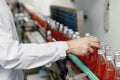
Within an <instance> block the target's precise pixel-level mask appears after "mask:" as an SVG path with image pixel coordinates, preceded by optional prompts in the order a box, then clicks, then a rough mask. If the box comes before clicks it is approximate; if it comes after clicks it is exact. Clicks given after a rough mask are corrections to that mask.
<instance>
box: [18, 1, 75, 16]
mask: <svg viewBox="0 0 120 80" xmlns="http://www.w3.org/2000/svg"><path fill="white" fill-rule="evenodd" d="M20 1H22V2H23V3H25V4H26V5H32V6H33V7H32V8H34V9H33V10H34V11H36V12H37V13H41V14H43V15H46V16H49V15H50V6H51V5H59V6H65V7H70V8H75V7H74V5H73V3H72V2H71V1H70V0H20Z"/></svg>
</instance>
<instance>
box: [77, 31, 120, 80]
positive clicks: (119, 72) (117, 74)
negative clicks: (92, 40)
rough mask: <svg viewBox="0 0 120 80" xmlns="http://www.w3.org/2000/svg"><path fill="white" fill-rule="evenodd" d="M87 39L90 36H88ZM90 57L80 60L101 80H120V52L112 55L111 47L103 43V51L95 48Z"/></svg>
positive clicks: (80, 57) (81, 57)
mask: <svg viewBox="0 0 120 80" xmlns="http://www.w3.org/2000/svg"><path fill="white" fill-rule="evenodd" d="M86 36H87V37H93V36H90V34H88V33H87V34H86ZM93 49H94V52H93V53H91V54H90V55H89V56H86V57H83V56H79V57H78V58H79V59H80V60H81V61H83V63H84V64H86V66H88V67H89V69H91V71H92V72H94V73H95V74H96V76H97V77H98V78H99V80H120V51H115V52H113V53H112V51H111V47H110V46H109V45H105V43H103V42H101V49H99V50H98V49H96V48H93Z"/></svg>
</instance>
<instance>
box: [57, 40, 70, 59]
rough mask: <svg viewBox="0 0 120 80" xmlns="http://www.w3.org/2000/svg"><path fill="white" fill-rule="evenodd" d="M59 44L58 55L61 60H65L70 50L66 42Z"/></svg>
mask: <svg viewBox="0 0 120 80" xmlns="http://www.w3.org/2000/svg"><path fill="white" fill-rule="evenodd" d="M57 44H58V54H59V56H60V59H64V58H65V57H66V51H67V50H68V45H67V43H66V42H64V41H60V42H57Z"/></svg>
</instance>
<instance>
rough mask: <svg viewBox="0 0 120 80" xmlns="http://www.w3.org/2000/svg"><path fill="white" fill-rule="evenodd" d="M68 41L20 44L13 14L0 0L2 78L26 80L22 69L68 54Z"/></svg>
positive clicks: (52, 60) (0, 72) (0, 77)
mask: <svg viewBox="0 0 120 80" xmlns="http://www.w3.org/2000/svg"><path fill="white" fill-rule="evenodd" d="M67 49H68V46H67V44H66V42H55V43H48V44H20V43H19V42H18V36H17V33H16V28H15V25H14V21H13V17H12V14H11V12H10V10H9V8H8V6H7V5H6V2H5V0H0V80H24V74H23V71H22V69H31V68H35V67H39V66H42V65H45V64H47V63H49V62H54V61H57V60H58V59H60V58H61V57H65V56H66V52H65V51H66V50H67Z"/></svg>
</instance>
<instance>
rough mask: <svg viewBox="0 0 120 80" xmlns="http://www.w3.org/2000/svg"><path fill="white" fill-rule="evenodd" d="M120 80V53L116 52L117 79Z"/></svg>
mask: <svg viewBox="0 0 120 80" xmlns="http://www.w3.org/2000/svg"><path fill="white" fill-rule="evenodd" d="M114 80H120V51H116V52H115V79H114Z"/></svg>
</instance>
